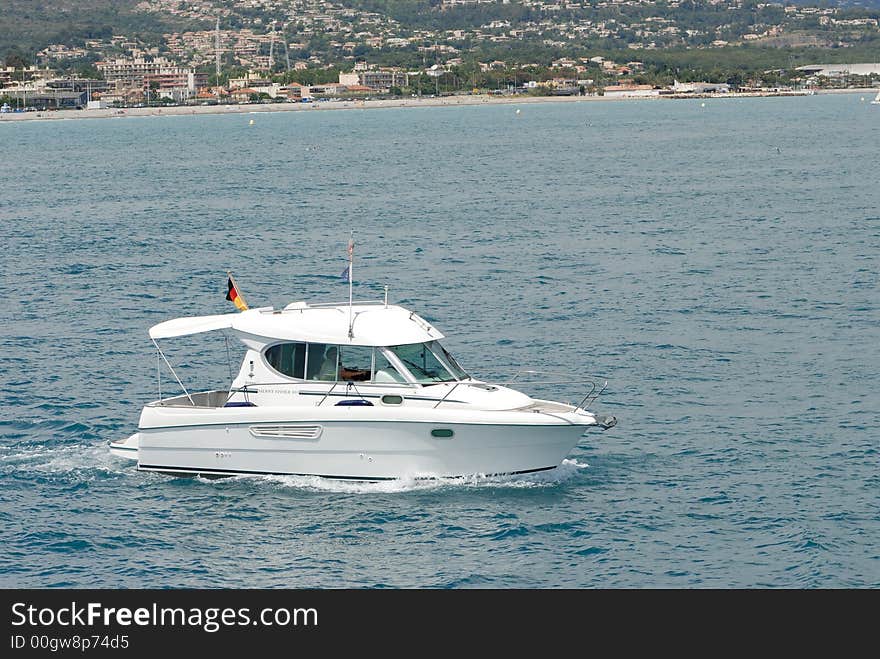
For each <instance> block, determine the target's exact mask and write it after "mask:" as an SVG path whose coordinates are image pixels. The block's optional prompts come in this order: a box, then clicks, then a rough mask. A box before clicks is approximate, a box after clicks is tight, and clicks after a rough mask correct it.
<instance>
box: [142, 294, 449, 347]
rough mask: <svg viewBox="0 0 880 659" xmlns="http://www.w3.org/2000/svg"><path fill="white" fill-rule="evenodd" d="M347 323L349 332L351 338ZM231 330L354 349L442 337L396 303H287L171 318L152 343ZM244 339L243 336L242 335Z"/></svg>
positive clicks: (154, 333) (156, 329) (153, 329)
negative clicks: (353, 347) (353, 346)
mask: <svg viewBox="0 0 880 659" xmlns="http://www.w3.org/2000/svg"><path fill="white" fill-rule="evenodd" d="M349 320H351V334H352V336H349ZM220 329H230V330H232V331H234V332H236V333H238V334H239V335H248V336H249V337H260V338H263V339H268V340H269V342H271V341H272V340H286V341H307V342H312V343H331V344H340V345H345V344H348V345H357V346H396V345H405V344H410V343H424V342H427V341H435V340H437V339H442V338H443V334H442V333H441V332H440V331H438V330H437V329H436V328H434V327H433V326H431V325H430V324H429V323H428V322H427V321H426V320H425V319H424V318H422V317H421V316H419V315H418V314H416V313H415V312H414V311H409V310H408V309H404V308H403V307H400V306H397V305H387V306H386V305H385V304H383V303H363V302H358V303H355V304H354V305H352V306H351V307H350V308H349V306H348V304H332V305H315V306H310V305H308V304H306V303H305V302H294V303H292V304H288V305H287V306H286V307H284V309H277V310H276V309H273V308H272V307H264V308H260V309H248V310H247V311H242V312H241V313H230V314H220V315H216V316H190V317H185V318H175V319H174V320H168V321H165V322H164V323H159V324H158V325H154V326H153V327H151V328H150V338H151V339H154V340H155V339H166V338H171V337H175V336H186V335H189V334H199V333H201V332H211V331H214V330H220ZM242 338H244V337H242Z"/></svg>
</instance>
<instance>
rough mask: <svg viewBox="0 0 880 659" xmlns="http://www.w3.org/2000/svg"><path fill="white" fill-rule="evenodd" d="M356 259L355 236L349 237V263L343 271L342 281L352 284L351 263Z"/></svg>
mask: <svg viewBox="0 0 880 659" xmlns="http://www.w3.org/2000/svg"><path fill="white" fill-rule="evenodd" d="M352 261H354V236H352V237H350V238H349V239H348V265H346V266H345V270H343V271H342V274H341V275H340V277H342V281H343V282H345V283H347V284H350V283H351V264H352Z"/></svg>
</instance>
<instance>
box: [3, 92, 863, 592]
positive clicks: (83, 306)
mask: <svg viewBox="0 0 880 659" xmlns="http://www.w3.org/2000/svg"><path fill="white" fill-rule="evenodd" d="M701 103H702V102H701V101H654V102H652V101H640V102H605V103H589V102H584V103H546V104H540V105H526V106H522V111H521V112H520V113H519V114H517V113H516V111H515V109H514V106H493V107H486V106H481V107H452V108H423V109H414V108H412V109H388V110H375V111H372V110H369V111H363V110H345V111H338V112H318V111H314V112H295V113H278V114H260V115H258V116H255V117H254V116H253V115H252V116H250V117H248V116H247V115H239V116H200V117H194V116H187V117H153V118H119V119H108V120H78V121H66V122H46V123H41V122H16V123H15V124H0V139H2V144H3V152H4V155H3V158H2V159H0V180H2V181H3V186H2V192H0V223H2V227H3V238H4V241H3V245H4V249H3V253H2V256H0V282H2V290H3V293H4V295H3V298H4V308H5V319H4V321H3V322H2V324H0V368H2V374H3V380H2V381H3V387H2V390H0V520H2V523H0V540H2V544H3V552H2V553H0V586H3V587H141V586H143V587H165V586H168V587H180V586H187V587H189V586H193V587H195V586H205V587H214V586H230V587H246V586H252V587H320V588H324V587H394V588H409V587H439V588H480V587H500V588H535V587H551V588H571V587H588V588H593V587H612V588H617V587H635V588H644V587H674V588H691V587H698V588H700V587H722V588H752V587H776V588H779V587H785V588H799V587H807V588H817V587H821V588H825V587H857V588H876V587H878V586H880V550H878V547H880V505H878V491H880V475H878V464H880V462H878V457H880V451H878V449H880V421H878V411H880V394H878V382H880V350H878V345H880V311H878V304H880V294H878V272H880V263H878V253H880V251H878V250H880V185H878V168H877V162H878V158H877V154H878V145H880V111H878V110H877V108H876V106H870V105H869V104H867V103H866V102H862V101H861V100H860V97H859V96H858V95H840V96H815V97H806V98H764V99H748V100H738V99H723V100H722V99H719V100H709V101H706V102H705V107H703V106H702V104H701ZM250 118H255V121H254V124H253V125H250V124H249V120H250ZM350 229H354V231H355V241H356V253H355V255H356V261H355V279H356V280H357V282H358V284H357V286H356V297H359V298H361V299H378V298H380V297H381V295H382V287H383V286H384V285H386V284H387V285H388V286H390V291H391V292H390V297H391V299H392V301H395V302H399V303H402V304H404V305H406V306H409V307H412V308H414V309H416V310H417V311H419V312H420V313H422V314H423V315H424V316H426V317H427V318H429V319H430V320H432V321H433V322H435V323H436V324H437V325H438V326H439V327H440V328H441V329H442V330H443V331H444V332H445V333H446V334H447V335H448V337H449V338H448V339H447V341H446V343H447V345H448V347H449V348H450V349H451V350H452V351H453V352H454V354H456V355H457V356H458V358H459V361H460V362H461V363H462V364H463V365H464V367H465V368H466V369H467V370H469V371H470V372H471V373H473V374H475V375H477V376H481V377H487V378H503V377H509V376H510V375H512V374H513V373H514V372H515V371H516V370H517V369H518V368H520V367H532V368H545V369H556V370H566V371H572V372H573V373H574V374H575V375H577V376H580V375H581V374H583V373H597V374H600V375H603V376H606V377H607V378H608V379H609V386H608V390H607V391H606V392H605V394H603V396H602V397H601V398H600V400H599V403H598V404H597V406H596V409H597V410H598V411H600V412H603V413H609V414H614V415H616V416H617V417H618V418H619V419H620V423H619V425H618V426H617V427H616V428H614V429H612V430H610V431H608V432H605V433H598V434H591V435H588V436H586V437H585V438H584V439H583V440H582V442H581V443H580V445H579V446H578V447H577V448H576V449H575V450H574V451H573V453H572V454H571V456H570V458H569V460H567V461H566V462H565V463H564V464H563V465H562V466H561V467H560V468H559V469H558V470H557V473H554V474H550V475H547V474H543V475H540V476H530V477H519V478H509V479H486V478H478V477H475V478H472V479H468V480H464V481H461V482H454V483H425V482H395V483H382V484H376V485H369V484H345V483H339V482H333V481H323V480H321V479H309V478H233V479H226V480H219V481H208V480H203V479H179V478H173V477H167V476H162V475H156V474H146V473H138V472H137V471H136V470H135V469H134V468H133V467H132V466H130V463H126V462H124V461H121V460H119V459H117V458H114V457H112V456H110V455H109V454H108V453H107V450H106V444H107V442H108V441H109V440H113V439H118V438H122V437H125V436H127V435H129V434H131V433H132V432H133V431H134V429H135V428H136V426H137V419H138V414H139V412H140V408H141V406H142V405H143V404H144V403H145V402H147V401H148V400H152V399H153V398H154V397H155V395H156V382H155V380H156V377H155V373H156V357H155V353H154V352H153V350H152V346H151V345H150V343H149V340H148V338H147V333H146V332H147V329H148V327H149V326H151V325H152V324H154V323H157V322H160V321H163V320H167V319H169V318H172V317H176V316H179V315H189V314H195V315H197V314H210V313H224V312H228V311H232V310H233V309H232V307H231V305H230V303H229V302H227V301H225V300H224V295H225V283H226V278H225V270H226V269H227V268H230V269H232V270H233V271H234V272H235V273H236V274H237V278H238V280H239V284H240V286H241V288H242V289H243V291H244V292H245V293H246V295H247V297H248V299H249V301H250V302H251V304H252V305H254V306H262V305H275V306H279V305H283V304H286V303H287V302H290V301H292V300H298V299H305V300H311V301H327V300H330V301H336V300H342V299H345V298H346V297H347V288H346V287H345V286H344V285H343V284H342V283H340V280H339V273H340V272H341V271H342V269H343V267H344V265H345V245H346V241H347V239H348V232H349V230H350ZM169 348H170V349H169V354H170V357H171V358H172V359H173V360H174V361H175V363H177V364H180V365H181V366H180V369H179V372H180V374H181V377H182V378H184V381H185V382H186V383H188V384H191V385H192V386H193V387H194V388H199V387H206V388H207V387H214V386H223V385H225V384H226V382H227V381H228V379H229V375H228V364H227V359H226V348H225V344H224V342H223V339H222V338H220V337H197V338H192V339H181V340H179V341H177V342H174V343H173V344H170V345H169ZM240 354H241V353H240V351H239V349H238V348H237V347H236V346H233V360H235V359H236V358H240ZM235 366H236V368H237V364H236V365H235ZM167 382H168V378H166V386H167ZM554 393H555V394H556V397H558V398H560V399H563V400H573V399H574V398H575V397H576V396H577V394H578V391H574V390H572V391H569V390H565V391H562V390H560V391H558V392H554Z"/></svg>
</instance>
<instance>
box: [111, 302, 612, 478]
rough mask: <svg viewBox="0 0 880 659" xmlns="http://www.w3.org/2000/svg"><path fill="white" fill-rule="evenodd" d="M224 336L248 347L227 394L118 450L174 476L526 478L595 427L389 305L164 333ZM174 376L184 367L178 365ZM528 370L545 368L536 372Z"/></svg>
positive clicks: (146, 425)
mask: <svg viewBox="0 0 880 659" xmlns="http://www.w3.org/2000/svg"><path fill="white" fill-rule="evenodd" d="M218 330H225V331H227V332H229V333H231V334H233V335H234V336H236V337H237V338H239V339H240V340H241V341H242V342H243V343H244V346H245V347H246V353H245V356H244V360H243V363H242V365H241V369H240V370H239V373H238V375H237V376H236V377H235V378H234V379H233V381H232V383H231V385H230V386H229V387H228V388H227V389H222V390H216V391H202V392H198V393H190V392H188V391H187V390H186V388H185V387H184V385H183V383H182V382H181V381H180V378H179V377H177V375H176V374H175V379H176V381H177V383H178V385H179V386H180V387H181V389H182V390H183V392H184V393H183V394H182V395H175V396H173V397H168V398H162V395H161V378H160V382H159V387H160V395H159V399H158V400H156V401H153V402H151V403H148V404H147V405H146V406H145V407H144V408H143V410H142V412H141V415H140V422H139V424H138V429H137V432H136V433H135V434H133V435H131V436H130V437H129V438H127V439H125V440H123V441H118V442H111V443H110V451H111V452H112V453H113V454H115V455H118V456H122V457H126V458H130V459H133V460H137V466H138V469H140V470H142V471H156V472H165V473H171V474H188V475H193V474H201V475H203V476H230V475H240V474H262V475H309V476H320V477H325V478H339V479H346V480H370V481H373V480H385V479H396V478H447V477H460V476H467V475H473V474H484V475H496V474H524V473H530V472H539V471H545V470H551V469H554V468H556V467H557V466H558V465H559V464H560V463H561V462H562V461H563V460H564V459H565V458H566V456H568V455H569V453H570V452H571V451H572V449H573V448H574V447H575V446H576V445H577V444H578V442H579V441H580V439H581V437H582V435H584V433H585V432H586V431H588V430H591V429H599V430H604V429H607V428H610V427H612V426H613V425H615V424H616V419H615V418H614V417H612V416H602V415H597V414H595V413H593V412H590V411H588V410H587V409H585V408H586V406H587V405H588V404H591V403H592V402H594V401H595V400H596V398H597V397H598V395H599V394H600V393H601V391H602V389H604V386H599V385H598V384H595V383H591V384H589V387H590V389H589V393H588V394H587V395H586V396H584V398H583V399H581V400H580V402H579V403H578V404H566V403H559V402H553V401H548V400H540V399H536V398H532V397H530V396H528V395H526V394H525V393H522V392H520V391H517V390H515V389H512V388H510V387H509V386H505V385H502V384H492V383H488V382H483V381H480V380H478V379H475V378H473V377H471V376H470V375H468V374H467V373H466V372H465V371H464V370H463V369H462V368H461V366H459V364H458V363H457V362H456V360H455V359H454V358H453V357H452V355H450V354H449V352H448V351H447V350H446V349H445V348H444V346H443V345H442V344H441V342H440V341H441V339H443V338H444V335H443V334H442V333H441V332H440V331H438V330H437V329H436V328H435V327H433V326H432V325H431V324H430V323H428V322H427V321H425V320H424V319H423V318H421V317H420V316H418V315H417V314H416V313H414V312H413V311H410V310H408V309H405V308H403V307H400V306H396V305H389V304H388V303H387V300H386V301H385V302H373V303H366V302H351V301H349V303H342V304H314V305H310V304H306V303H305V302H295V303H292V304H289V305H287V306H286V307H284V308H283V309H273V308H271V307H267V308H259V309H246V310H245V311H242V312H241V313H231V314H222V315H213V316H200V317H186V318H177V319H174V320H169V321H167V322H163V323H160V324H158V325H155V326H154V327H152V328H151V329H150V331H149V334H150V337H151V338H152V340H153V342H154V344H155V345H156V349H157V350H158V354H159V357H160V358H161V359H163V360H164V361H165V363H166V364H167V365H168V367H169V368H171V364H170V363H169V362H168V359H167V358H165V355H164V353H163V352H162V349H161V348H160V346H159V343H158V341H159V340H163V339H170V338H173V337H180V336H185V335H191V334H197V333H201V332H210V331H218ZM171 371H172V373H174V370H173V368H172V369H171ZM527 373H535V372H534V371H528V372H527Z"/></svg>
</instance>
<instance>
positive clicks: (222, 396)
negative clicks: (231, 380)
mask: <svg viewBox="0 0 880 659" xmlns="http://www.w3.org/2000/svg"><path fill="white" fill-rule="evenodd" d="M231 393H232V392H230V391H229V390H227V389H217V390H214V391H199V392H195V393H192V394H184V395H182V396H172V397H171V398H162V399H160V400H157V401H156V402H155V403H151V405H155V406H158V407H211V408H213V407H223V406H224V405H225V404H226V403H227V402H228V401H229V397H230V395H231Z"/></svg>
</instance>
